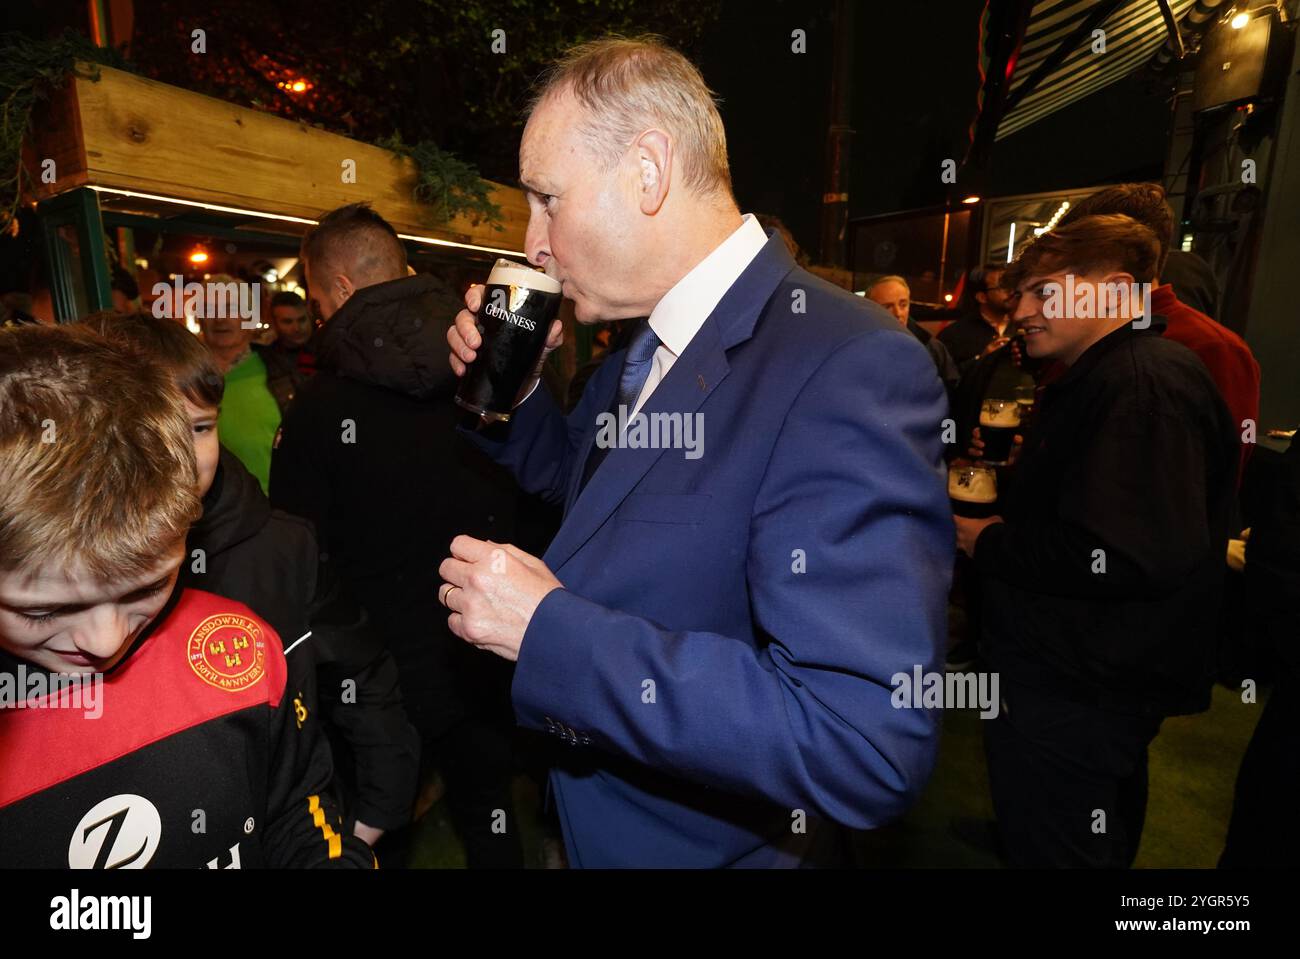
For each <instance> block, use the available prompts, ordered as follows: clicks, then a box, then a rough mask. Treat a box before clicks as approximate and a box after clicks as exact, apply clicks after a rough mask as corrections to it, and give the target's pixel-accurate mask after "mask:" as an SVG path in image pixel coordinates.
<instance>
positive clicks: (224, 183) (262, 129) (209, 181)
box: [27, 67, 528, 250]
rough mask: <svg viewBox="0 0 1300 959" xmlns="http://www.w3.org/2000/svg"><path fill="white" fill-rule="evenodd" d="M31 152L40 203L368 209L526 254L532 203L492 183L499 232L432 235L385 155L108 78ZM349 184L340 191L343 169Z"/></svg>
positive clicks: (308, 211) (405, 170)
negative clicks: (83, 190) (64, 199)
mask: <svg viewBox="0 0 1300 959" xmlns="http://www.w3.org/2000/svg"><path fill="white" fill-rule="evenodd" d="M32 128H33V130H34V132H35V142H34V143H33V145H32V149H30V150H29V151H27V155H28V157H29V164H30V163H31V161H33V160H34V161H35V163H36V166H35V167H32V166H30V165H29V169H32V170H34V172H35V173H36V174H37V176H36V177H35V179H36V182H37V184H38V193H37V196H36V199H44V198H46V197H49V196H53V195H56V194H59V193H63V192H64V191H66V190H69V189H72V188H74V187H77V186H104V187H114V188H117V189H122V190H132V191H136V192H140V193H153V194H158V195H161V196H167V197H175V198H177V199H182V200H190V201H193V202H198V203H211V204H217V205H221V206H232V207H240V208H243V209H250V210H258V211H264V212H268V213H278V214H280V215H283V216H297V217H304V218H307V219H315V218H317V217H319V215H320V214H321V213H324V212H326V211H329V210H332V209H334V208H335V207H339V206H343V205H344V204H347V203H354V202H357V201H360V200H368V201H370V203H371V205H372V206H373V207H374V208H375V210H376V211H377V212H379V213H380V214H381V215H382V216H383V217H384V218H385V219H387V220H388V221H389V222H390V223H392V224H393V226H394V227H395V228H396V229H397V230H398V232H401V233H409V234H416V235H421V236H431V237H435V238H437V239H443V240H450V241H453V242H459V243H473V244H477V245H481V246H490V247H497V248H502V249H508V250H522V249H523V244H524V231H525V229H526V228H527V225H528V203H527V200H525V199H524V195H523V193H522V192H521V191H520V190H518V189H515V188H513V187H508V186H503V185H501V184H496V183H490V182H489V187H490V190H491V194H492V200H493V202H494V203H496V204H497V205H498V206H499V207H500V208H501V213H502V217H501V226H502V227H503V228H504V229H503V230H501V231H497V230H494V229H493V228H492V227H491V226H489V225H488V224H486V223H479V224H477V225H475V224H473V223H471V222H470V221H469V220H468V219H467V218H464V217H458V218H456V219H454V220H452V221H451V222H450V223H444V224H437V223H436V222H435V220H434V219H433V215H432V208H430V207H429V206H427V205H425V204H421V203H416V202H415V201H414V200H413V199H412V196H411V191H412V188H413V187H414V184H415V179H416V169H415V165H414V163H412V162H411V161H410V160H399V159H398V158H397V157H395V156H393V154H391V153H389V152H388V151H387V150H382V149H380V148H379V147H375V146H370V145H368V144H365V143H360V142H358V141H356V140H350V139H348V138H347V137H342V136H338V135H336V134H333V133H327V132H325V131H324V130H319V129H317V128H315V127H312V126H308V125H307V124H305V123H297V122H294V121H292V120H286V119H284V118H282V117H277V116H272V115H271V114H268V113H261V112H259V111H257V110H250V109H247V108H245V107H240V106H235V105H234V104H230V103H225V102H224V101H221V100H215V99H212V98H211V97H205V96H202V95H200V94H197V93H191V92H190V91H188V90H181V89H179V88H177V87H173V86H169V85H167V84H164V83H158V82H156V81H154V80H147V79H145V78H143V77H138V76H135V75H134V74H130V73H124V72H122V71H119V70H113V69H111V68H108V67H101V68H100V80H99V81H98V82H95V81H91V80H86V79H82V78H80V77H78V78H75V79H74V80H72V81H71V82H70V83H69V84H68V89H67V90H66V91H65V92H64V94H63V95H62V96H61V97H59V98H56V100H55V101H52V102H51V104H50V105H49V106H48V107H47V108H45V109H42V110H41V112H40V113H39V114H38V115H37V116H36V117H35V118H34V120H33V124H32ZM47 156H53V157H56V158H57V161H56V162H58V174H59V177H58V180H57V182H56V183H54V184H41V183H40V180H39V161H40V159H41V158H43V157H47ZM348 160H351V161H353V163H354V164H355V169H356V178H355V179H356V182H355V183H345V182H344V176H343V173H344V169H345V166H344V164H345V161H348Z"/></svg>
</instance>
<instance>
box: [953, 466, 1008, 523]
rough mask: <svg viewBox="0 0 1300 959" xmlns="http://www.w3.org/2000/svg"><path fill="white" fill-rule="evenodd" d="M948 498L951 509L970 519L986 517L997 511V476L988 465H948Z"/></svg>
mask: <svg viewBox="0 0 1300 959" xmlns="http://www.w3.org/2000/svg"><path fill="white" fill-rule="evenodd" d="M948 499H949V500H950V501H951V502H952V511H953V513H955V514H956V515H958V516H965V517H968V518H970V519H987V518H988V517H990V516H992V515H993V514H994V513H995V512H996V511H997V502H998V477H997V473H996V471H995V470H993V469H992V468H991V467H989V466H983V465H980V464H978V463H977V464H975V465H973V466H950V467H948Z"/></svg>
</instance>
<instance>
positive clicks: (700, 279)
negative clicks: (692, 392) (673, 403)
mask: <svg viewBox="0 0 1300 959" xmlns="http://www.w3.org/2000/svg"><path fill="white" fill-rule="evenodd" d="M766 242H767V234H766V233H764V232H763V228H762V227H761V226H760V225H759V223H758V221H757V220H756V219H754V214H752V213H746V214H745V217H744V219H743V220H742V221H741V224H740V226H738V227H737V228H736V231H735V232H734V233H732V234H731V236H729V237H727V238H726V239H725V240H723V241H722V243H721V244H720V245H719V246H718V247H717V248H716V249H715V250H714V251H713V252H712V253H710V254H709V255H708V256H706V257H705V258H704V259H703V260H701V261H700V262H699V263H697V264H696V265H695V268H694V269H692V270H691V272H689V273H687V274H686V275H685V276H684V277H682V278H681V279H680V280H678V281H677V285H676V286H674V287H673V288H672V289H671V290H669V291H668V292H667V293H665V294H664V296H663V299H661V300H660V301H659V302H658V303H657V304H656V305H655V308H654V310H653V311H652V312H651V313H650V329H652V330H654V331H655V335H656V336H658V337H659V348H658V349H657V350H655V355H654V359H653V360H652V361H651V364H650V374H649V375H648V376H647V377H646V381H645V385H644V386H643V387H641V392H640V393H639V394H638V395H637V400H636V405H635V406H634V407H633V409H632V410H631V411H629V413H628V418H629V419H631V417H632V416H633V415H635V414H636V413H637V412H638V411H640V409H641V407H642V406H644V405H645V403H646V400H648V399H649V398H650V394H651V393H653V392H654V391H655V387H657V386H658V385H659V383H660V381H661V380H663V378H664V377H665V376H667V375H668V371H669V370H671V369H672V368H673V364H674V363H676V362H677V358H678V357H679V356H681V355H682V352H683V351H684V350H685V349H686V347H687V346H688V345H689V344H690V342H691V340H693V339H695V334H696V333H698V332H699V331H700V327H701V326H703V325H704V321H705V320H707V319H708V318H709V314H710V313H712V312H713V310H714V308H715V307H716V306H717V305H718V302H719V301H720V300H721V299H722V297H723V295H724V294H725V293H726V292H727V291H728V290H729V289H731V287H732V285H733V284H734V283H735V282H736V280H738V279H740V274H742V273H744V272H745V268H746V267H747V266H749V264H750V263H751V262H753V260H754V257H756V256H758V252H759V250H761V249H763V244H765V243H766Z"/></svg>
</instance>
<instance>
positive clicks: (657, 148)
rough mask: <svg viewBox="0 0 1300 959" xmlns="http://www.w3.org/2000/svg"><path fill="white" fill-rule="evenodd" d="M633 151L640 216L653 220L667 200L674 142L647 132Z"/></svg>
mask: <svg viewBox="0 0 1300 959" xmlns="http://www.w3.org/2000/svg"><path fill="white" fill-rule="evenodd" d="M635 148H636V157H637V164H638V167H639V169H638V176H639V177H640V179H639V180H638V182H637V195H638V197H639V199H640V206H641V212H642V213H644V214H646V215H647V216H654V215H655V214H656V213H658V212H659V208H660V207H662V206H663V205H664V200H666V199H667V198H668V188H669V186H670V185H671V181H672V171H673V141H672V140H671V139H669V137H668V134H666V133H664V132H663V131H662V130H647V131H646V132H645V133H643V134H641V136H639V137H638V138H637V141H636V144H635Z"/></svg>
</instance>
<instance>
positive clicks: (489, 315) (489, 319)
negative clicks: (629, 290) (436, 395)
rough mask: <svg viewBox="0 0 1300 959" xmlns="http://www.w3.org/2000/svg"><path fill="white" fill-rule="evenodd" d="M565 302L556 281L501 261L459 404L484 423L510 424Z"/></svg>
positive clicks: (490, 285)
mask: <svg viewBox="0 0 1300 959" xmlns="http://www.w3.org/2000/svg"><path fill="white" fill-rule="evenodd" d="M561 299H562V294H561V292H560V284H559V281H558V280H555V279H552V278H551V277H549V276H547V275H546V274H545V273H542V272H540V271H538V270H534V269H532V268H531V267H527V266H521V265H520V264H518V263H514V262H512V261H510V260H504V259H503V260H497V262H496V265H495V266H493V267H492V272H491V274H489V276H488V281H487V286H486V287H485V288H484V290H483V304H482V306H480V307H479V311H478V328H479V332H480V333H481V334H482V336H483V342H482V344H481V345H480V346H479V348H478V356H477V357H476V358H475V360H474V362H473V363H471V364H470V367H469V369H468V370H467V371H466V372H465V376H464V378H463V379H462V380H461V384H460V389H458V390H457V391H456V402H457V404H459V405H460V406H462V407H464V408H465V409H467V410H469V411H470V412H471V413H477V414H478V416H479V417H480V419H483V420H488V421H491V422H504V421H506V420H509V419H510V413H511V411H512V410H513V409H514V405H515V398H516V397H517V396H518V395H519V390H520V389H521V388H522V387H523V385H524V382H525V381H526V380H527V379H528V377H529V375H530V374H531V373H532V371H533V368H534V367H536V366H537V361H538V359H539V358H540V357H541V355H542V348H543V347H544V346H545V345H546V334H547V333H548V332H549V331H550V329H551V323H552V322H553V321H554V320H555V316H556V314H557V313H559V311H560V300H561Z"/></svg>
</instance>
